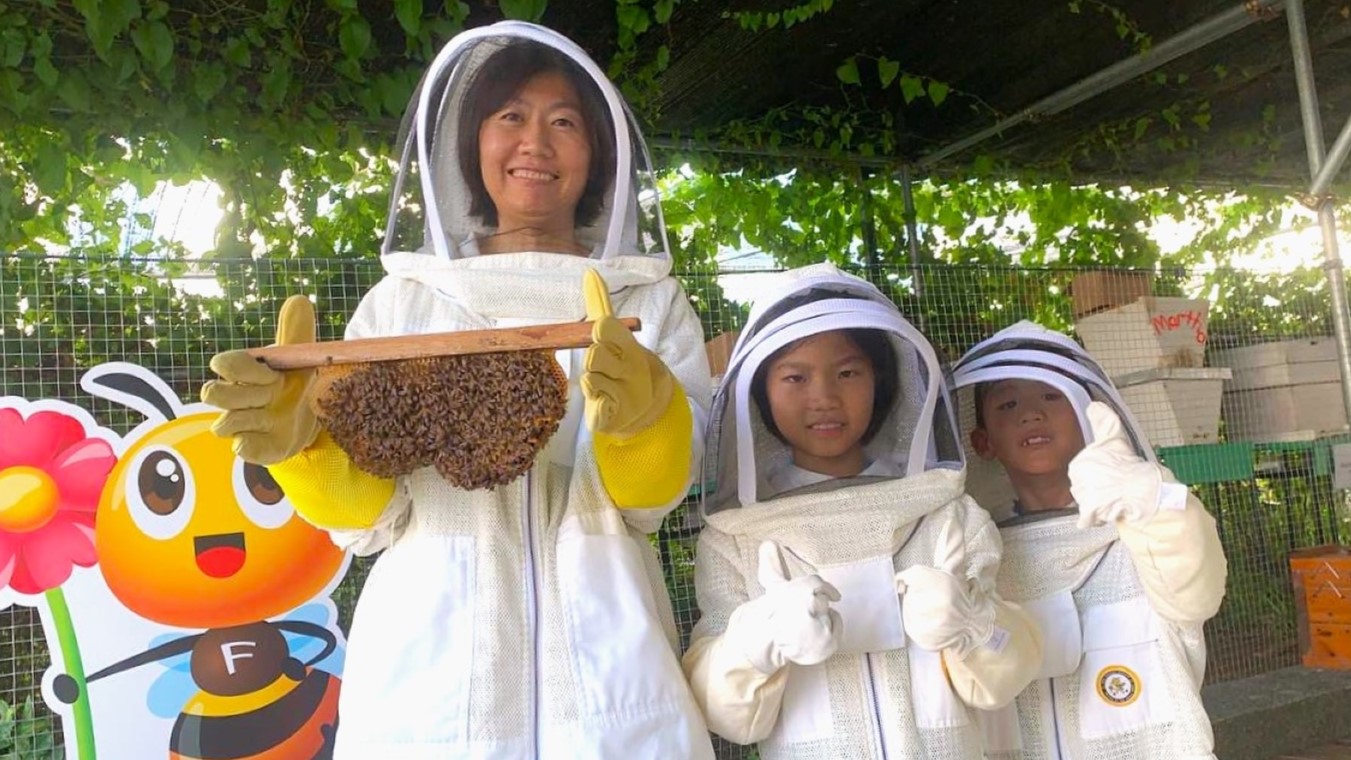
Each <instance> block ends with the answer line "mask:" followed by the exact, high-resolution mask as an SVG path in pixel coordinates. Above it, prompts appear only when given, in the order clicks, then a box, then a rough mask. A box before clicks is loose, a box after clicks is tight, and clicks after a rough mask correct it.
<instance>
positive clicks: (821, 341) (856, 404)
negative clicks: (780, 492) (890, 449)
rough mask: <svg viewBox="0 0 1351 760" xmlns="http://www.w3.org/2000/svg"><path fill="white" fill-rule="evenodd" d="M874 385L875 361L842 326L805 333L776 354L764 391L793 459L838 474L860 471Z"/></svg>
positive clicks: (871, 410)
mask: <svg viewBox="0 0 1351 760" xmlns="http://www.w3.org/2000/svg"><path fill="white" fill-rule="evenodd" d="M875 388H876V378H875V377H874V372H873V365H872V361H871V360H869V359H868V357H867V356H866V355H865V354H864V353H863V350H862V349H860V348H859V347H858V344H856V343H854V341H852V340H850V339H849V337H848V336H847V335H846V334H845V333H843V332H840V331H832V332H826V333H821V334H820V335H813V336H811V337H808V338H804V339H802V340H801V341H798V342H797V343H795V344H793V345H792V346H791V347H790V348H789V349H788V350H787V351H785V352H784V353H783V354H781V355H780V356H778V357H776V358H775V359H773V360H772V361H771V363H770V365H769V369H768V370H767V371H766V373H765V391H766V396H767V397H768V398H769V407H770V410H771V412H772V414H773V417H774V424H775V426H777V427H778V429H779V432H780V433H781V434H782V435H783V437H784V439H785V440H787V441H788V444H789V446H791V447H792V449H793V463H794V464H796V465H797V466H798V467H802V468H804V469H807V470H811V471H812V472H819V473H821V474H823V475H830V476H833V477H837V478H840V477H849V476H852V475H857V474H858V473H860V472H862V471H863V467H864V464H865V462H864V457H863V435H864V434H865V433H866V432H867V431H868V425H869V423H870V422H871V421H872V414H873V393H874V391H875Z"/></svg>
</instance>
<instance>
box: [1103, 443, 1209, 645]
mask: <svg viewBox="0 0 1351 760" xmlns="http://www.w3.org/2000/svg"><path fill="white" fill-rule="evenodd" d="M1161 469H1162V468H1161ZM1163 476H1164V481H1165V482H1177V479H1176V478H1174V477H1173V474H1172V473H1171V472H1168V470H1167V469H1164V470H1163ZM1116 526H1117V533H1118V535H1120V536H1121V541H1122V543H1124V544H1125V545H1126V548H1127V549H1129V550H1130V553H1131V558H1132V560H1134V563H1135V571H1136V573H1138V574H1139V576H1140V583H1141V584H1143V585H1144V587H1145V593H1146V594H1148V596H1149V601H1150V604H1151V605H1152V606H1153V607H1154V611H1155V612H1157V613H1158V614H1159V616H1160V617H1162V618H1164V619H1165V620H1169V621H1172V622H1175V623H1203V622H1205V621H1206V620H1209V619H1210V618H1212V617H1214V616H1215V613H1216V612H1218V611H1219V609H1220V602H1221V601H1223V600H1224V584H1225V580H1226V579H1227V577H1228V574H1229V566H1228V563H1227V561H1226V560H1225V557H1224V547H1223V546H1221V545H1220V535H1219V531H1218V530H1217V529H1216V527H1215V518H1214V517H1211V515H1210V513H1209V512H1207V511H1206V508H1205V505H1203V504H1201V501H1200V500H1199V499H1197V498H1196V497H1195V496H1194V495H1192V494H1190V493H1188V494H1187V504H1186V507H1185V508H1183V509H1181V510H1176V509H1160V510H1159V511H1158V512H1157V513H1155V514H1154V515H1153V516H1152V517H1150V518H1148V519H1145V520H1141V521H1138V522H1132V521H1129V520H1121V521H1119V522H1117V523H1116Z"/></svg>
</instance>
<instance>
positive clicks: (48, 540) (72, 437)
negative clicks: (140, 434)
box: [0, 408, 117, 594]
mask: <svg viewBox="0 0 1351 760" xmlns="http://www.w3.org/2000/svg"><path fill="white" fill-rule="evenodd" d="M116 463H117V456H116V455H115V454H114V453H113V449H112V447H111V446H110V445H108V442H107V441H104V440H102V439H99V438H90V437H88V436H87V435H86V434H85V428H84V424H83V423H82V422H81V421H80V420H78V419H76V418H75V417H71V416H69V415H66V414H62V413H61V412H56V411H39V412H34V413H32V414H31V415H29V417H28V418H27V419H24V417H23V415H22V414H20V413H19V410H17V409H12V408H6V409H0V588H3V587H5V586H9V587H10V588H13V589H14V590H15V591H18V592H19V593H21V594H39V593H42V592H44V591H47V590H48V589H52V588H56V587H57V586H60V585H61V584H62V583H65V582H66V579H67V578H69V577H70V573H71V569H72V567H73V566H74V565H79V566H80V567H92V566H93V565H94V561H95V555H94V516H95V515H96V514H97V512H98V503H99V495H100V494H101V493H102V492H103V484H104V483H105V482H106V481H107V479H108V473H109V472H111V471H112V469H113V465H114V464H116Z"/></svg>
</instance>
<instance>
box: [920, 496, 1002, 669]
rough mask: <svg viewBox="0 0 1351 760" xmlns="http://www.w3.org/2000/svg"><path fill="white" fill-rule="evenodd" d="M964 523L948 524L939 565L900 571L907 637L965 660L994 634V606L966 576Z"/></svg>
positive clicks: (937, 556) (941, 541) (938, 549)
mask: <svg viewBox="0 0 1351 760" xmlns="http://www.w3.org/2000/svg"><path fill="white" fill-rule="evenodd" d="M963 541H964V538H963V536H962V530H961V528H960V527H958V526H956V525H954V524H952V523H945V524H944V525H943V530H942V531H941V532H940V533H939V535H938V545H937V547H936V548H935V550H934V567H927V566H924V565H914V566H912V567H907V568H906V569H904V570H902V571H900V572H899V573H897V574H896V593H898V594H900V595H901V596H902V600H901V620H902V622H903V623H904V624H905V635H906V636H908V637H909V638H910V640H911V641H914V642H915V644H916V645H917V646H919V647H920V648H921V649H928V650H930V651H934V652H937V651H940V650H944V649H947V650H951V651H952V653H953V654H954V655H956V656H957V657H958V658H959V659H964V658H965V657H966V655H967V653H969V652H970V651H971V650H973V649H975V648H976V647H979V646H983V645H984V644H985V643H986V642H988V641H989V640H990V637H991V636H992V635H993V634H994V627H995V626H994V619H995V605H994V600H993V599H991V598H989V597H988V596H986V595H984V594H980V593H976V592H975V591H973V589H972V588H971V582H970V581H969V580H966V579H965V578H963V577H962V576H961V573H962V569H963V566H964V565H965V564H966V547H965V546H964V544H963Z"/></svg>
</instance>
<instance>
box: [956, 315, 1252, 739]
mask: <svg viewBox="0 0 1351 760" xmlns="http://www.w3.org/2000/svg"><path fill="white" fill-rule="evenodd" d="M1007 379H1021V380H1036V381H1040V382H1043V383H1046V384H1048V385H1050V386H1052V387H1054V388H1056V389H1057V390H1059V391H1061V392H1062V393H1063V394H1064V395H1065V396H1066V398H1067V399H1068V400H1069V402H1070V404H1071V405H1072V406H1073V408H1074V410H1075V412H1076V413H1077V415H1078V419H1079V426H1080V429H1081V431H1082V433H1083V436H1084V441H1085V444H1086V446H1085V449H1084V451H1085V452H1086V451H1088V450H1089V449H1090V448H1092V447H1093V446H1094V444H1095V436H1096V437H1098V440H1097V445H1098V446H1103V445H1105V444H1107V443H1109V442H1108V441H1106V440H1104V439H1105V438H1107V437H1110V438H1112V439H1114V442H1112V445H1116V446H1119V447H1120V449H1121V450H1122V451H1125V452H1128V454H1127V456H1126V457H1125V458H1124V460H1123V461H1126V462H1127V465H1126V466H1127V467H1130V468H1134V469H1132V470H1131V472H1132V473H1141V474H1143V477H1140V478H1137V479H1139V480H1145V481H1148V480H1149V479H1150V478H1153V479H1154V482H1156V483H1157V488H1156V489H1154V492H1155V493H1157V503H1156V504H1154V505H1151V506H1150V509H1151V511H1152V513H1151V514H1148V515H1132V514H1126V515H1124V516H1122V519H1119V520H1115V521H1107V522H1106V524H1095V525H1089V524H1088V523H1089V522H1090V520H1088V519H1086V516H1084V515H1081V514H1080V509H1079V507H1078V505H1077V504H1070V505H1066V509H1063V510H1055V511H1050V512H1044V513H1029V514H1027V515H1023V516H1015V514H1014V513H1015V511H1016V510H1015V498H1016V497H1015V495H1014V493H1013V491H1012V487H1011V485H1010V484H1009V481H1008V479H1007V474H1006V473H1005V472H1003V469H1002V467H1000V465H999V463H998V462H997V461H994V460H985V461H980V460H976V461H974V462H973V466H972V470H971V471H972V475H971V477H972V481H973V482H972V486H971V487H972V493H973V494H979V496H978V499H980V500H981V506H983V507H985V508H986V509H987V510H989V511H990V512H991V513H992V514H993V515H995V517H996V519H1000V521H1001V522H1000V526H1001V529H1000V535H1001V537H1002V538H1003V543H1004V560H1003V563H1002V564H1001V566H1000V569H999V575H998V590H999V593H1000V595H1001V596H1003V597H1004V598H1006V599H1008V600H1010V601H1014V602H1018V603H1019V604H1021V605H1022V606H1023V608H1024V609H1025V610H1027V612H1028V613H1029V614H1031V615H1032V616H1033V617H1034V618H1035V619H1036V621H1037V624H1038V627H1039V628H1040V629H1041V631H1042V634H1043V636H1044V637H1045V646H1046V650H1045V651H1046V657H1045V660H1044V663H1043V666H1042V668H1041V670H1040V672H1038V673H1037V680H1036V681H1035V682H1034V683H1033V684H1032V685H1031V686H1029V687H1028V688H1027V690H1026V691H1024V692H1023V693H1022V694H1020V695H1019V696H1018V698H1017V700H1016V703H1015V705H1013V706H1010V707H1008V708H1006V709H1004V710H1000V711H994V712H989V713H982V715H981V722H982V724H983V728H984V733H985V738H986V756H987V757H990V758H1001V759H1008V760H1034V759H1035V760H1042V759H1043V758H1048V759H1054V760H1098V759H1099V758H1104V759H1111V760H1128V759H1129V760H1145V759H1146V758H1167V759H1168V760H1200V759H1201V758H1212V757H1214V755H1213V747H1214V738H1213V736H1212V733H1211V728H1210V721H1209V719H1208V718H1207V717H1206V713H1205V709H1204V707H1203V706H1202V704H1201V698H1200V687H1201V682H1202V679H1203V676H1204V673H1205V660H1206V652H1205V638H1204V636H1203V634H1202V624H1203V623H1204V622H1205V621H1206V620H1207V619H1209V618H1210V617H1212V616H1213V615H1214V614H1215V612H1216V611H1217V610H1218V608H1219V605H1220V601H1221V599H1222V598H1223V595H1224V582H1225V575H1226V564H1225V559H1224V555H1223V551H1222V549H1221V547H1220V544H1219V536H1218V534H1217V532H1216V528H1215V521H1214V519H1213V518H1212V517H1211V516H1210V515H1209V514H1208V513H1207V512H1206V510H1205V507H1204V506H1203V505H1202V504H1201V503H1200V502H1199V501H1197V500H1196V498H1195V497H1193V496H1191V495H1190V494H1189V493H1188V492H1187V491H1186V488H1185V486H1183V485H1181V484H1179V483H1177V482H1176V479H1175V478H1174V477H1173V476H1172V474H1171V473H1169V472H1168V471H1167V470H1166V469H1164V468H1162V467H1161V466H1160V465H1158V464H1157V462H1156V460H1155V457H1154V453H1153V450H1152V448H1150V446H1149V443H1148V441H1147V440H1146V438H1145V436H1144V435H1143V434H1142V433H1141V432H1140V427H1139V425H1138V424H1137V423H1136V422H1135V419H1134V417H1133V415H1132V414H1131V412H1130V410H1129V409H1128V408H1127V407H1126V405H1125V403H1124V402H1123V401H1122V400H1121V397H1120V395H1119V394H1118V393H1117V391H1116V389H1115V388H1114V387H1113V386H1112V384H1111V382H1110V380H1109V379H1108V378H1107V376H1106V374H1105V373H1104V372H1103V370H1102V368H1101V366H1100V365H1099V364H1098V363H1097V362H1096V361H1095V360H1094V359H1093V358H1092V357H1091V356H1090V355H1089V354H1088V353H1087V352H1085V351H1084V350H1083V349H1082V348H1080V347H1079V345H1078V344H1077V343H1075V342H1074V341H1073V340H1071V339H1069V338H1068V337H1066V336H1064V335H1061V334H1059V333H1055V332H1052V331H1050V330H1047V329H1045V328H1043V327H1041V326H1040V325H1036V324H1033V323H1031V322H1020V323H1018V324H1016V325H1013V326H1012V327H1009V328H1006V329H1004V330H1002V331H1000V332H999V333H997V334H995V335H994V337H992V338H990V339H988V340H986V341H984V342H982V343H980V344H977V345H976V346H975V347H973V348H972V349H971V350H970V351H968V352H967V353H966V355H965V356H963V357H962V358H961V360H960V361H958V362H957V364H956V365H955V367H954V372H953V385H954V387H955V388H956V389H959V391H958V400H959V406H960V407H961V410H962V413H961V417H962V420H963V423H964V427H966V428H968V429H969V428H970V427H971V426H972V425H974V424H975V415H974V409H973V406H974V399H973V396H974V393H973V389H974V388H975V387H977V386H978V385H981V384H985V383H994V382H998V381H1000V380H1007ZM1107 409H1110V410H1111V412H1114V413H1115V414H1111V413H1104V412H1105V411H1106V410H1107ZM1118 420H1119V422H1116V421H1118ZM1082 454H1083V452H1081V455H1079V456H1076V457H1075V459H1074V460H1071V463H1070V465H1069V477H1070V480H1071V484H1072V485H1071V489H1072V493H1073V495H1074V497H1075V498H1076V499H1077V500H1078V501H1079V502H1085V501H1089V500H1100V499H1103V498H1110V495H1109V494H1106V493H1104V492H1105V491H1107V490H1119V489H1120V484H1119V483H1118V482H1117V479H1118V477H1117V476H1119V475H1125V474H1126V473H1124V472H1123V473H1111V472H1103V471H1093V469H1092V468H1085V467H1083V462H1081V461H1078V460H1081V459H1083V457H1082ZM972 459H973V460H975V459H976V458H975V457H974V456H973V455H972ZM1076 462H1077V464H1076ZM1086 497H1087V498H1086ZM1091 522H1095V523H1096V522H1098V521H1096V520H1093V521H1091Z"/></svg>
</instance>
